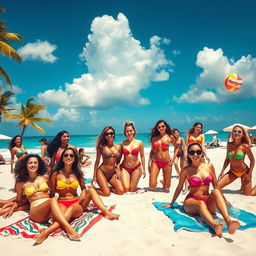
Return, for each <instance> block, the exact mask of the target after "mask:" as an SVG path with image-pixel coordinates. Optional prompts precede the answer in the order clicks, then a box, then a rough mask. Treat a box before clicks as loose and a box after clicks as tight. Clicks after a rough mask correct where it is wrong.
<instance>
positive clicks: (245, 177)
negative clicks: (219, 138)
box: [218, 125, 256, 196]
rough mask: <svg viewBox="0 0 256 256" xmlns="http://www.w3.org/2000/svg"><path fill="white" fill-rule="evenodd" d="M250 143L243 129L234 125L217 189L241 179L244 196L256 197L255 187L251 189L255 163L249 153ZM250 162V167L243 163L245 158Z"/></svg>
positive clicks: (250, 152)
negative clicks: (228, 168)
mask: <svg viewBox="0 0 256 256" xmlns="http://www.w3.org/2000/svg"><path fill="white" fill-rule="evenodd" d="M250 145H251V142H250V138H249V135H248V133H247V132H246V131H245V129H244V128H243V127H242V126H240V125H236V126H234V127H233V129H232V133H231V136H230V139H229V142H228V144H227V155H226V158H225V161H224V164H223V167H222V171H221V173H220V175H219V181H218V188H219V189H222V188H224V187H225V186H227V185H228V184H230V183H231V182H233V181H234V180H236V179H237V178H241V182H242V187H241V191H242V192H243V194H244V195H246V196H256V186H255V187H254V188H252V171H253V167H254V163H255V159H254V156H253V154H252V151H251V147H250ZM246 155H247V156H248V158H249V160H250V167H248V166H247V165H246V164H245V162H244V159H245V156H246ZM228 165H230V170H229V171H228V172H227V173H226V174H224V171H225V169H226V168H227V167H228Z"/></svg>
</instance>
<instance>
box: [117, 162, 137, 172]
mask: <svg viewBox="0 0 256 256" xmlns="http://www.w3.org/2000/svg"><path fill="white" fill-rule="evenodd" d="M140 166H141V162H139V163H138V164H137V165H136V166H135V167H133V168H129V167H126V166H125V165H123V164H121V166H120V167H121V168H122V169H125V170H126V171H127V172H129V173H130V174H131V173H133V172H134V171H135V170H136V169H138V168H139V167H140Z"/></svg>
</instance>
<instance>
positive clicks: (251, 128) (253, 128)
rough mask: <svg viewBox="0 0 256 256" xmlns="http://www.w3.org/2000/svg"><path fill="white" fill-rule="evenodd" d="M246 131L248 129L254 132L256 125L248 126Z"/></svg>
mask: <svg viewBox="0 0 256 256" xmlns="http://www.w3.org/2000/svg"><path fill="white" fill-rule="evenodd" d="M248 131H250V132H255V131H256V125H254V126H253V127H250V128H249V129H248Z"/></svg>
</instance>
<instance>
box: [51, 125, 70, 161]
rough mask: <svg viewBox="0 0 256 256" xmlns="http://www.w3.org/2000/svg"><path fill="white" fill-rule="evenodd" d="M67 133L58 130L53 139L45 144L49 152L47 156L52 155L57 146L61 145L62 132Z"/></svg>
mask: <svg viewBox="0 0 256 256" xmlns="http://www.w3.org/2000/svg"><path fill="white" fill-rule="evenodd" d="M65 133H67V134H69V133H68V132H67V131H65V130H63V131H60V132H59V133H58V134H57V135H56V136H55V137H54V138H53V140H52V141H51V142H50V143H49V144H48V146H47V152H48V154H49V157H52V156H53V155H54V153H55V152H57V151H58V148H59V147H60V145H61V140H60V139H61V137H62V135H63V134H65Z"/></svg>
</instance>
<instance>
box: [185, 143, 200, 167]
mask: <svg viewBox="0 0 256 256" xmlns="http://www.w3.org/2000/svg"><path fill="white" fill-rule="evenodd" d="M192 146H198V147H199V148H200V149H201V150H202V155H203V148H202V145H201V144H199V143H197V142H192V143H190V144H189V145H188V148H187V163H188V165H191V164H192V160H191V159H190V157H189V153H188V152H189V150H190V148H191V147H192Z"/></svg>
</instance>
